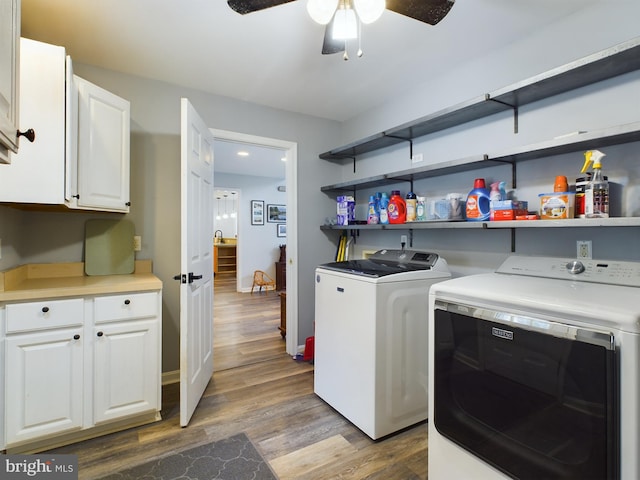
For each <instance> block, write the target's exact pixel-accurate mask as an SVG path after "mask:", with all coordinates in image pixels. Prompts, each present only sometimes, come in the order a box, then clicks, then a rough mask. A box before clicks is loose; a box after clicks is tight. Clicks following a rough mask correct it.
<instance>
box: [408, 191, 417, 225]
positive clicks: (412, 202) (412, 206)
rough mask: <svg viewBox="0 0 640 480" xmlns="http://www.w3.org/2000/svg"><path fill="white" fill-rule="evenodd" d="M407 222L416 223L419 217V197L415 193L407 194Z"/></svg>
mask: <svg viewBox="0 0 640 480" xmlns="http://www.w3.org/2000/svg"><path fill="white" fill-rule="evenodd" d="M406 203H407V222H415V221H416V219H417V217H418V197H417V195H416V194H415V193H413V192H409V193H407V200H406Z"/></svg>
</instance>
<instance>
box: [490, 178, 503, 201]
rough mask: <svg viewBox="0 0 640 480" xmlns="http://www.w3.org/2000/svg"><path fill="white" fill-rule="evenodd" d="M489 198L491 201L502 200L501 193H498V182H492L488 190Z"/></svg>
mask: <svg viewBox="0 0 640 480" xmlns="http://www.w3.org/2000/svg"><path fill="white" fill-rule="evenodd" d="M489 200H491V201H492V202H498V201H500V200H502V195H501V194H500V182H494V183H492V184H491V192H489Z"/></svg>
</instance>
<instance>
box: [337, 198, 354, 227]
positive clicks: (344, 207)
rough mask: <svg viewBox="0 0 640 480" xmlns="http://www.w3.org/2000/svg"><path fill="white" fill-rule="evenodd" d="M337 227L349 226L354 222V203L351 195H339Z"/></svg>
mask: <svg viewBox="0 0 640 480" xmlns="http://www.w3.org/2000/svg"><path fill="white" fill-rule="evenodd" d="M336 200H337V215H336V224H337V225H349V224H353V223H355V221H356V202H355V200H354V198H353V197H352V196H351V195H341V196H339V197H338V198H337V199H336Z"/></svg>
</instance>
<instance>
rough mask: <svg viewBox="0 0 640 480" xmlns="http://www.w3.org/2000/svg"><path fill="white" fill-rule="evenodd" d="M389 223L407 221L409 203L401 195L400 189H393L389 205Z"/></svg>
mask: <svg viewBox="0 0 640 480" xmlns="http://www.w3.org/2000/svg"><path fill="white" fill-rule="evenodd" d="M387 214H388V215H389V223H405V222H406V221H407V204H406V202H405V201H404V198H402V196H400V190H393V191H392V192H391V198H389V206H388V207H387Z"/></svg>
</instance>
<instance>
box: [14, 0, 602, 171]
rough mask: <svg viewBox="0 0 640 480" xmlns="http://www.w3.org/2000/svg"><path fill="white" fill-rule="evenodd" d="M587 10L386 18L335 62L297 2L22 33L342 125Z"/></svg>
mask: <svg viewBox="0 0 640 480" xmlns="http://www.w3.org/2000/svg"><path fill="white" fill-rule="evenodd" d="M407 1H408V0H407ZM597 1H606V0H457V1H456V3H455V5H454V6H453V8H452V9H451V12H450V13H449V15H447V17H445V19H444V20H442V21H441V22H440V23H439V24H437V25H435V26H431V25H427V24H425V23H421V22H419V21H417V20H413V19H411V18H408V17H405V16H402V15H399V14H397V13H394V12H391V11H385V13H384V14H383V16H382V17H381V19H380V20H378V21H377V22H376V23H374V24H372V25H365V26H363V33H362V37H363V38H362V42H363V44H362V49H363V50H364V55H363V56H362V57H361V58H358V57H357V56H356V54H355V50H356V49H357V46H355V45H354V46H352V47H351V48H349V49H348V51H349V53H350V56H351V59H350V60H349V61H346V62H345V61H343V60H342V56H341V54H335V55H321V53H320V52H321V47H322V40H323V35H324V27H323V26H321V25H318V24H316V23H314V22H313V21H312V20H311V19H310V18H309V15H308V14H307V12H306V0H297V1H295V2H291V3H288V4H285V5H280V6H277V7H273V8H270V9H267V10H263V11H260V12H255V13H251V14H248V15H244V16H243V15H239V14H237V13H236V12H234V11H233V10H231V8H229V7H228V5H227V2H226V1H225V0H22V35H23V36H25V37H28V38H33V39H35V40H40V41H44V42H48V43H53V44H57V45H63V46H65V47H66V49H67V52H68V53H69V54H70V55H71V57H72V58H73V59H74V61H76V62H79V63H84V64H89V65H95V66H98V67H102V68H106V69H110V70H114V71H118V72H124V73H127V74H132V75H136V76H140V77H146V78H152V79H157V80H161V81H165V82H169V83H172V84H176V85H182V86H185V87H189V88H195V89H198V90H202V91H205V92H210V93H213V94H218V95H223V96H227V97H231V98H236V99H241V100H245V101H248V102H252V103H257V104H261V105H265V106H269V107H273V108H277V109H282V110H287V111H291V112H299V113H303V114H308V115H314V116H318V117H322V118H328V119H333V120H338V121H344V120H347V119H350V118H353V117H355V116H357V115H359V114H362V113H363V112H366V111H367V110H369V109H371V108H373V107H375V106H378V105H380V104H381V103H383V102H384V101H387V100H389V99H390V98H392V97H393V96H394V94H398V93H401V92H403V91H406V90H408V89H410V88H412V87H414V88H415V87H417V86H419V85H420V84H422V83H424V82H425V81H426V80H427V79H428V78H429V76H433V75H436V74H437V72H438V71H443V70H446V69H449V68H453V67H454V66H455V65H457V64H459V63H460V62H464V61H468V60H470V59H473V58H478V57H479V56H482V55H484V54H487V53H489V52H490V51H491V50H494V49H497V48H500V47H502V46H505V45H508V44H509V43H512V42H514V41H515V40H516V39H517V38H518V37H520V36H523V35H527V34H530V33H531V32H533V31H534V30H536V29H540V28H541V26H543V25H546V24H548V23H551V22H553V21H555V20H557V19H558V18H560V17H562V16H565V15H569V14H571V13H572V12H575V11H577V10H579V9H581V8H585V7H586V6H588V5H590V4H593V3H594V2H597ZM217 160H218V159H217ZM216 170H218V167H216Z"/></svg>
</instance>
